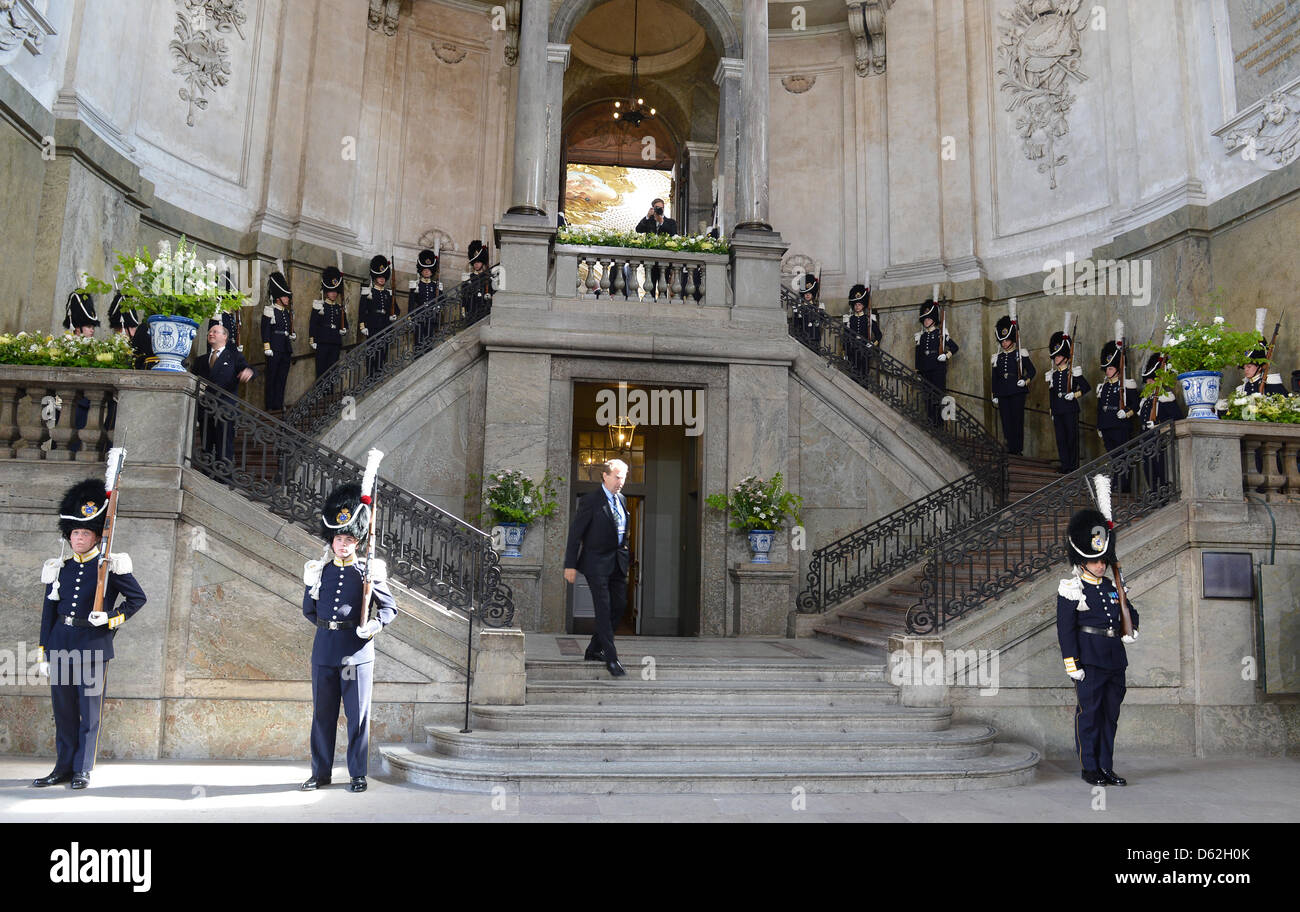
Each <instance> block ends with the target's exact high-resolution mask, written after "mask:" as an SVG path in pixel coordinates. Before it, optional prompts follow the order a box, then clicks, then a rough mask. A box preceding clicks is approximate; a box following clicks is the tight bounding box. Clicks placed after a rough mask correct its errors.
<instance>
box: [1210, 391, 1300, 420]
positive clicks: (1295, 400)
mask: <svg viewBox="0 0 1300 912" xmlns="http://www.w3.org/2000/svg"><path fill="white" fill-rule="evenodd" d="M1223 417H1225V418H1227V419H1229V420H1232V421H1270V422H1272V423H1274V424H1300V396H1288V395H1286V394H1285V393H1273V394H1271V395H1266V394H1264V393H1251V394H1250V395H1248V396H1234V397H1233V398H1232V399H1229V400H1228V411H1227V413H1226V414H1225V415H1224V416H1223Z"/></svg>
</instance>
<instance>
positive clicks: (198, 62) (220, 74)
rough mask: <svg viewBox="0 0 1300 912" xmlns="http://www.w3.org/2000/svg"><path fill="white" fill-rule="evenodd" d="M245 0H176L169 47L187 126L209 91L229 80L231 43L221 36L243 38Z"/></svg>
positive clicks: (203, 107) (191, 123) (246, 19)
mask: <svg viewBox="0 0 1300 912" xmlns="http://www.w3.org/2000/svg"><path fill="white" fill-rule="evenodd" d="M246 2H247V0H175V3H176V7H177V11H176V29H175V34H176V37H175V38H174V39H172V41H171V43H170V44H169V45H168V47H169V48H170V49H171V52H172V56H173V57H175V58H176V61H177V63H176V67H175V68H174V69H173V70H172V72H173V73H175V74H177V75H178V76H180V77H181V78H182V79H184V80H185V87H184V88H182V89H181V90H180V99H181V101H184V102H186V103H187V104H188V105H189V112H188V114H187V115H186V117H185V124H186V126H190V127H192V126H194V111H195V109H196V108H197V109H198V110H200V111H202V110H205V109H206V108H207V106H208V94H209V93H211V92H213V91H215V90H216V89H218V88H220V87H221V86H224V85H227V84H228V83H229V82H230V72H231V67H230V45H229V44H227V42H226V39H225V38H222V37H220V36H221V35H225V34H229V33H230V32H235V33H237V34H238V35H239V37H240V39H241V40H242V39H243V38H244V28H243V27H244V24H245V23H246V22H247V21H248V13H247V12H246V11H245V6H246Z"/></svg>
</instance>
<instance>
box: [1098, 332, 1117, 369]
mask: <svg viewBox="0 0 1300 912" xmlns="http://www.w3.org/2000/svg"><path fill="white" fill-rule="evenodd" d="M1118 360H1119V345H1117V344H1116V343H1115V340H1113V339H1112V340H1111V341H1109V342H1107V343H1106V344H1105V345H1103V346H1102V347H1101V366H1102V367H1111V366H1114V367H1119V364H1117V363H1116V362H1117V361H1118Z"/></svg>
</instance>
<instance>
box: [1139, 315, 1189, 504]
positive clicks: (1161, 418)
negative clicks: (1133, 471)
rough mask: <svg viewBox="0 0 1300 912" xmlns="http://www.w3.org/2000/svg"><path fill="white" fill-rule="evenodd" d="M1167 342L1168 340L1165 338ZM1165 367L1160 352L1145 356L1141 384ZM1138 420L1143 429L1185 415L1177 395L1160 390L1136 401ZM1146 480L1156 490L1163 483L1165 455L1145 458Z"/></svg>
mask: <svg viewBox="0 0 1300 912" xmlns="http://www.w3.org/2000/svg"><path fill="white" fill-rule="evenodd" d="M1165 344H1166V345H1168V344H1169V340H1168V339H1166V340H1165ZM1164 367H1165V356H1164V355H1163V354H1161V353H1160V352H1158V351H1157V352H1152V353H1151V355H1150V356H1149V357H1148V358H1147V363H1146V367H1144V368H1142V383H1143V385H1145V384H1147V383H1150V382H1151V381H1152V380H1154V379H1155V376H1156V374H1158V373H1160V371H1161V370H1163V369H1164ZM1137 414H1138V420H1139V421H1141V422H1142V429H1143V430H1147V431H1149V430H1151V429H1152V428H1153V427H1155V426H1156V425H1157V424H1165V423H1166V422H1169V421H1179V420H1181V419H1182V418H1184V417H1186V416H1185V415H1184V414H1183V407H1182V406H1181V405H1180V404H1179V403H1178V397H1177V396H1175V395H1174V394H1173V393H1169V392H1162V393H1157V394H1153V395H1150V396H1147V397H1145V398H1144V399H1143V400H1142V401H1141V402H1139V403H1138V410H1137ZM1145 463H1146V473H1147V481H1149V482H1150V483H1151V489H1152V490H1157V489H1159V488H1161V487H1163V486H1164V485H1165V482H1166V478H1165V457H1164V456H1163V455H1162V454H1159V453H1157V454H1156V455H1154V456H1148V457H1147V458H1146V459H1145Z"/></svg>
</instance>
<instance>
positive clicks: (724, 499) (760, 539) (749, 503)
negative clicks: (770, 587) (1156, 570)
mask: <svg viewBox="0 0 1300 912" xmlns="http://www.w3.org/2000/svg"><path fill="white" fill-rule="evenodd" d="M704 502H705V503H707V504H708V505H709V506H710V507H712V508H713V509H715V510H720V511H722V512H724V513H728V514H730V516H731V519H730V522H729V525H730V526H731V528H733V529H740V530H742V531H746V532H748V533H749V547H750V551H751V554H752V556H751V557H750V562H751V563H755V564H767V563H771V561H770V560H769V559H768V553H769V552H770V551H771V548H772V538H773V536H774V535H775V534H776V532H777V531H778V530H780V529H781V527H782V526H784V525H785V523H786V521H787V520H790V519H792V520H794V522H796V523H798V522H799V521H800V519H799V511H800V510H801V509H802V508H803V498H802V497H800V496H799V495H798V494H795V493H792V492H790V491H787V490H786V489H785V479H784V478H782V477H781V473H780V472H777V473H776V474H775V475H773V476H772V478H771V479H770V480H768V481H764V480H763V479H761V478H759V477H757V476H756V475H749V476H746V477H745V478H742V479H741V480H740V483H739V484H737V485H736V486H735V487H734V488H732V489H731V491H730V492H729V493H727V494H710V495H709V496H708V497H706V498H705V499H704Z"/></svg>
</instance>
